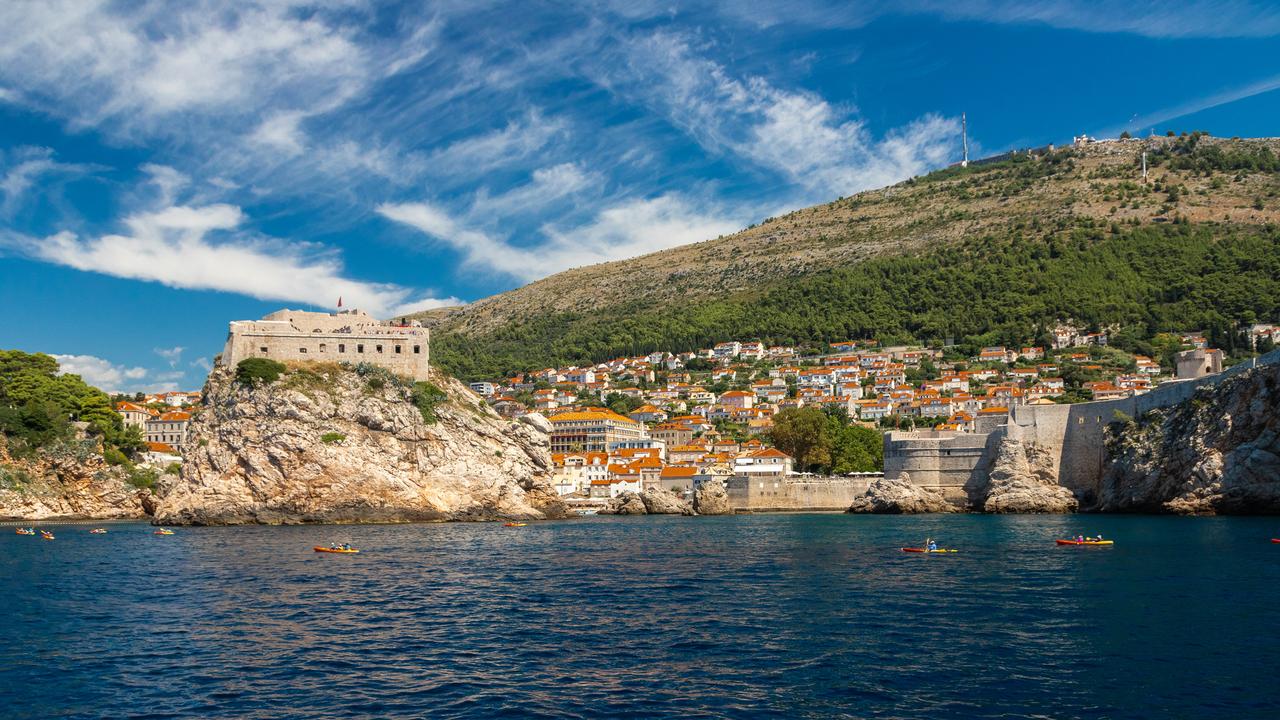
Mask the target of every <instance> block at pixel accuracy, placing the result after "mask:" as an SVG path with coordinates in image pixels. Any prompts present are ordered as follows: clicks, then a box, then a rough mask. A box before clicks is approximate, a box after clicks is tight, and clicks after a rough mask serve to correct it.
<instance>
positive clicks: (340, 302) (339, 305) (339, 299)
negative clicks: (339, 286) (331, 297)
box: [338, 295, 342, 307]
mask: <svg viewBox="0 0 1280 720" xmlns="http://www.w3.org/2000/svg"><path fill="white" fill-rule="evenodd" d="M338 307H342V296H341V295H339V296H338Z"/></svg>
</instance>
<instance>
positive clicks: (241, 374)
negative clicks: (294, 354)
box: [236, 358, 285, 385]
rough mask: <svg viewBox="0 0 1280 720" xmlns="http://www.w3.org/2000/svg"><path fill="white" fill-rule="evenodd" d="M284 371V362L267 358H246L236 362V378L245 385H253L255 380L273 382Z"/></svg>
mask: <svg viewBox="0 0 1280 720" xmlns="http://www.w3.org/2000/svg"><path fill="white" fill-rule="evenodd" d="M284 371H285V366H284V363H278V362H276V361H275V360H268V359H267V358H245V359H244V360H241V361H240V362H239V363H237V364H236V380H237V381H239V382H241V383H244V384H245V385H252V384H253V381H254V380H261V381H263V382H264V383H273V382H275V381H276V380H279V379H280V375H281V374H283V373H284Z"/></svg>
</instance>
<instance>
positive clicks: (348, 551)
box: [312, 545, 360, 555]
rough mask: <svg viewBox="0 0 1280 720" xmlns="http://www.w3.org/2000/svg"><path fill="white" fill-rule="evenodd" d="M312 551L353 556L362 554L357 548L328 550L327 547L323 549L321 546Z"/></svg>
mask: <svg viewBox="0 0 1280 720" xmlns="http://www.w3.org/2000/svg"><path fill="white" fill-rule="evenodd" d="M312 549H313V550H315V551H316V552H327V553H337V554H339V555H353V554H355V553H358V552H360V551H359V550H357V549H355V548H351V549H350V550H343V549H342V548H327V547H321V546H319V545H316V546H315V547H314V548H312Z"/></svg>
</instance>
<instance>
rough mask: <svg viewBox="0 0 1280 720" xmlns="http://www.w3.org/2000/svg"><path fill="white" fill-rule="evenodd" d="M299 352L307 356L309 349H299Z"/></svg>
mask: <svg viewBox="0 0 1280 720" xmlns="http://www.w3.org/2000/svg"><path fill="white" fill-rule="evenodd" d="M298 352H300V353H302V354H303V355H306V354H307V349H306V348H298Z"/></svg>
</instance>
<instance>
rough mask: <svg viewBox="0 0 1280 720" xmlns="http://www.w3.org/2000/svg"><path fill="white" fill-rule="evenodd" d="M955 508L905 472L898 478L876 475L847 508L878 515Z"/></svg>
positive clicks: (854, 511)
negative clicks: (861, 494) (862, 493)
mask: <svg viewBox="0 0 1280 720" xmlns="http://www.w3.org/2000/svg"><path fill="white" fill-rule="evenodd" d="M955 511H956V508H955V507H954V506H953V505H952V504H951V503H949V502H947V501H946V500H945V499H944V498H943V497H942V495H941V494H940V493H938V492H935V491H933V490H931V489H929V488H926V487H921V486H919V485H916V484H915V483H913V482H911V477H910V476H909V475H908V474H907V473H902V475H901V476H899V477H897V478H877V479H876V480H875V481H873V482H872V483H871V485H870V487H868V488H867V492H866V494H864V495H863V496H862V497H860V498H857V499H855V500H854V501H853V504H852V505H850V506H849V509H848V510H847V511H846V512H851V513H874V514H880V515H910V514H917V513H949V512H955Z"/></svg>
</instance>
